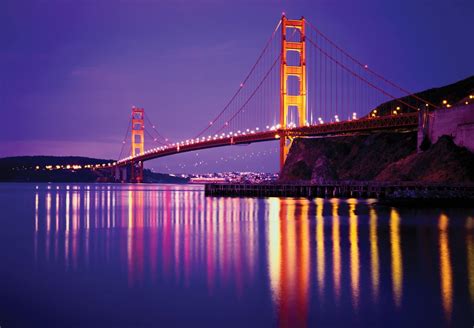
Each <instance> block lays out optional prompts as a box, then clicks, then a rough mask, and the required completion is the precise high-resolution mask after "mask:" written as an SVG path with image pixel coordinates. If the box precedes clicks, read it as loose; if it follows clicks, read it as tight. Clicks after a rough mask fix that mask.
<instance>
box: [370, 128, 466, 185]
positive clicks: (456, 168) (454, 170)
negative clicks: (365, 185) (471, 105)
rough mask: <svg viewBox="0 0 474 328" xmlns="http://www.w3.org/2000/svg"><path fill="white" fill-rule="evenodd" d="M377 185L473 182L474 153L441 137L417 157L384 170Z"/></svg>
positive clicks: (415, 155) (414, 156) (404, 159)
mask: <svg viewBox="0 0 474 328" xmlns="http://www.w3.org/2000/svg"><path fill="white" fill-rule="evenodd" d="M375 180H376V181H416V182H429V183H430V182H434V183H471V182H474V153H472V152H470V151H469V150H467V149H466V148H464V147H459V146H457V145H456V144H455V143H454V142H453V139H452V138H451V137H449V136H442V137H441V138H439V139H438V141H437V142H436V143H435V144H434V145H432V146H431V147H430V148H428V149H427V150H426V151H424V152H419V153H414V154H411V155H409V156H407V157H406V158H403V159H401V160H399V161H397V162H395V163H392V164H390V165H388V166H387V167H385V169H384V170H383V171H382V172H380V173H379V174H378V175H377V177H376V178H375Z"/></svg>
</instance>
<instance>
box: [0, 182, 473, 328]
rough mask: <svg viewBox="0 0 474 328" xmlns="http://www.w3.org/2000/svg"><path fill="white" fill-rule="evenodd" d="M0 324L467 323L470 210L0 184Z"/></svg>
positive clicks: (161, 188)
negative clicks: (0, 212)
mask: <svg viewBox="0 0 474 328" xmlns="http://www.w3.org/2000/svg"><path fill="white" fill-rule="evenodd" d="M0 208H1V209H2V215H1V216H0V255H1V256H0V259H1V265H0V295H1V298H0V326H1V327H2V328H3V327H5V328H8V327H14V326H34V327H52V326H61V327H64V326H76V327H77V326H80V327H81V326H85V327H91V326H92V327H98V326H100V327H103V326H114V327H137V326H140V327H143V326H165V327H167V326H191V325H193V326H226V327H228V326H236V327H251V326H258V327H261V326H294V327H297V326H322V327H328V326H331V327H332V326H344V327H347V326H402V325H411V326H414V325H419V326H429V327H433V326H435V327H437V326H461V327H472V325H473V324H474V320H473V319H474V208H471V209H445V210H443V209H433V208H432V209H426V208H425V209H410V208H390V207H383V206H378V205H376V204H375V203H374V201H370V200H369V201H367V200H356V199H330V200H323V199H315V200H307V199H292V198H268V199H253V198H211V197H208V198H206V197H204V191H203V188H202V187H200V186H188V185H186V186H175V185H106V184H0Z"/></svg>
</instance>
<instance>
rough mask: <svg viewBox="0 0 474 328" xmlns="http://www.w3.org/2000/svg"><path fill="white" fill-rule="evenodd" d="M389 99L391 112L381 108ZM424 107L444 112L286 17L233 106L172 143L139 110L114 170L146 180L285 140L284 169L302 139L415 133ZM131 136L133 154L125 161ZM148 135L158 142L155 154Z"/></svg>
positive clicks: (305, 23) (304, 24)
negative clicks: (228, 151)
mask: <svg viewBox="0 0 474 328" xmlns="http://www.w3.org/2000/svg"><path fill="white" fill-rule="evenodd" d="M393 100H395V101H393ZM389 101H392V102H390V103H389V104H390V106H389V108H387V106H380V107H378V106H379V105H380V104H383V103H387V102H389ZM420 108H423V109H432V108H436V106H435V105H433V104H432V103H430V102H427V101H425V100H424V99H421V98H419V97H417V96H416V95H413V94H412V93H411V92H409V91H407V90H405V89H403V88H402V87H400V86H398V85H397V84H395V83H394V82H391V81H390V80H388V79H386V78H384V77H383V76H381V75H380V74H378V73H377V72H375V71H373V70H372V69H371V68H369V66H368V65H366V64H363V63H362V62H361V61H359V60H357V59H355V58H354V57H353V56H352V55H350V54H349V53H348V52H346V51H345V50H343V48H341V47H340V46H338V45H337V44H335V43H334V42H333V41H331V40H330V39H329V38H328V37H327V36H326V35H325V34H323V33H322V32H321V31H319V29H317V28H316V27H315V26H314V25H312V24H311V23H309V22H308V21H306V20H305V19H304V18H301V19H298V20H291V19H287V18H286V16H285V15H283V16H282V18H281V19H280V20H279V22H278V23H277V25H276V27H275V29H274V30H273V32H272V33H271V36H270V38H269V39H268V41H267V42H266V44H265V46H264V47H263V50H262V51H261V53H260V54H259V56H258V58H257V60H256V62H255V64H254V65H253V66H252V67H251V69H250V71H249V72H248V74H247V75H246V76H245V78H244V79H243V80H242V82H241V83H240V84H239V86H238V87H237V89H236V91H235V92H234V93H233V94H232V96H231V97H230V99H229V101H228V102H227V103H226V104H225V105H224V106H223V107H222V108H221V110H220V111H219V112H218V113H217V114H216V116H215V117H214V118H212V119H211V120H209V121H208V123H207V124H206V125H205V126H203V127H202V129H201V130H199V132H198V133H196V134H195V135H194V136H189V137H188V138H183V139H182V140H180V141H171V140H169V139H168V138H165V137H164V136H163V135H162V134H160V133H159V132H158V130H157V129H156V126H155V125H153V124H152V123H151V120H150V119H149V117H148V116H147V115H146V114H145V111H144V109H142V108H136V107H133V108H132V113H131V117H130V122H129V124H128V126H129V129H128V130H127V133H126V134H125V138H124V141H123V144H122V149H121V152H120V155H119V160H118V161H117V162H115V163H113V165H112V166H113V168H114V170H115V178H116V180H120V181H132V182H141V181H143V163H144V162H145V161H147V160H150V159H154V158H158V157H163V156H169V155H173V154H177V153H182V152H187V151H195V150H201V149H208V148H213V147H221V146H227V145H236V144H248V143H254V142H261V141H270V140H275V139H279V144H280V167H282V166H283V164H284V161H285V158H286V156H287V154H288V150H289V148H290V146H291V141H292V139H293V138H294V137H304V136H324V135H338V134H347V133H358V132H372V131H380V130H387V129H392V130H393V129H412V128H416V127H417V126H418V114H419V113H418V111H419V110H420ZM145 122H146V124H145ZM145 127H146V128H145ZM129 136H130V137H131V142H130V152H129V154H130V155H129V156H127V157H123V154H124V150H125V148H126V147H125V146H126V144H127V140H128V137H129ZM145 136H149V137H151V140H152V146H151V147H150V148H148V149H145Z"/></svg>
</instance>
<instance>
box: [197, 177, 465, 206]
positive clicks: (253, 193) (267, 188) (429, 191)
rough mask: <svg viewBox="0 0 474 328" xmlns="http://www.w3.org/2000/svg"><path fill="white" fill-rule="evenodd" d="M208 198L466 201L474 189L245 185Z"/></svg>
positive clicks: (216, 189) (216, 190) (217, 187)
mask: <svg viewBox="0 0 474 328" xmlns="http://www.w3.org/2000/svg"><path fill="white" fill-rule="evenodd" d="M205 195H206V196H231V197H306V198H316V197H321V198H332V197H340V198H378V199H414V200H415V199H431V200H436V199H443V200H444V199H465V200H467V201H468V200H471V201H472V200H474V185H434V184H430V185H421V184H414V183H403V184H383V183H370V182H367V183H361V182H357V183H332V184H317V185H315V184H280V183H272V184H246V183H241V184H240V183H212V184H206V185H205Z"/></svg>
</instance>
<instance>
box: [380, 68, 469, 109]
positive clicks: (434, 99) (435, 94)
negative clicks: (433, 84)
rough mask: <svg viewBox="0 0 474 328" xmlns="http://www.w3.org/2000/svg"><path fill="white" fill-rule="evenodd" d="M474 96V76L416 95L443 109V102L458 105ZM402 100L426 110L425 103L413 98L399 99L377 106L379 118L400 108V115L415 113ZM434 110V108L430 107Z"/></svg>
mask: <svg viewBox="0 0 474 328" xmlns="http://www.w3.org/2000/svg"><path fill="white" fill-rule="evenodd" d="M473 94H474V75H473V76H470V77H468V78H466V79H464V80H461V81H458V82H456V83H452V84H448V85H445V86H442V87H439V88H431V89H427V90H424V91H421V92H418V93H415V95H416V96H418V97H419V98H421V99H424V100H426V101H429V102H430V103H432V104H434V105H436V106H438V107H442V106H443V100H447V101H448V102H449V104H450V105H456V104H459V103H462V102H464V101H466V100H470V99H469V95H473ZM400 100H401V101H403V102H405V103H407V104H409V105H411V106H413V107H415V108H424V107H425V103H424V102H422V101H419V100H417V99H416V98H414V97H412V96H406V97H402V98H399V99H398V100H390V101H387V102H385V103H382V104H381V105H379V106H377V107H376V109H377V114H378V115H379V116H383V115H390V114H391V113H392V111H393V110H395V109H396V108H397V107H400V111H399V112H400V113H408V112H413V111H414V109H412V108H410V107H407V106H406V105H403V104H402V103H400ZM471 101H473V100H471ZM429 108H430V109H432V107H431V106H430V107H429Z"/></svg>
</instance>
